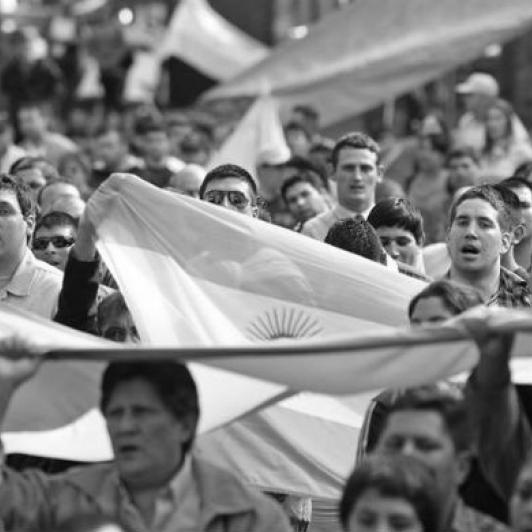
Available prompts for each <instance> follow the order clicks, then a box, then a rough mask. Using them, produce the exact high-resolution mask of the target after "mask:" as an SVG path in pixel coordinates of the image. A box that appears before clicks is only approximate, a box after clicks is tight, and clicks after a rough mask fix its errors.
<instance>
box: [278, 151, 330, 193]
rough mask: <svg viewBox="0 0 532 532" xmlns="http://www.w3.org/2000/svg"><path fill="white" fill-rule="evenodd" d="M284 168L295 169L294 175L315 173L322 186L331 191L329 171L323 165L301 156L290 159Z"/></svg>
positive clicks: (284, 164) (283, 165)
mask: <svg viewBox="0 0 532 532" xmlns="http://www.w3.org/2000/svg"><path fill="white" fill-rule="evenodd" d="M281 167H282V168H294V170H295V171H294V174H299V173H304V172H305V173H307V174H309V173H314V174H316V176H318V177H319V179H320V182H321V183H320V186H321V188H324V189H326V190H329V180H328V178H327V171H326V169H325V168H323V166H322V165H320V164H316V163H315V162H313V161H311V160H310V159H307V158H306V157H302V156H301V155H294V156H293V157H290V159H288V161H286V162H285V163H283V164H282V165H281Z"/></svg>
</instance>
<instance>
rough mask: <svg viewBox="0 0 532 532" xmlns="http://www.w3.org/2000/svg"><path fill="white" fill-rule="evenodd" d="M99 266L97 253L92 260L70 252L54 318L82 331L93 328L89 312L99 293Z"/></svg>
mask: <svg viewBox="0 0 532 532" xmlns="http://www.w3.org/2000/svg"><path fill="white" fill-rule="evenodd" d="M99 266H100V261H99V259H98V257H97V255H96V256H95V257H93V259H92V260H80V259H79V258H78V257H77V255H76V254H75V253H74V252H73V251H71V252H70V255H69V257H68V261H67V264H66V267H65V274H64V277H63V286H62V288H61V293H60V294H59V304H58V310H57V314H56V316H55V318H54V319H55V321H56V322H58V323H61V324H63V325H67V326H68V327H73V328H74V329H78V330H82V331H89V330H90V329H91V323H90V317H89V314H90V310H91V308H92V307H93V305H94V302H95V301H96V298H97V294H98V286H99V283H98V271H99Z"/></svg>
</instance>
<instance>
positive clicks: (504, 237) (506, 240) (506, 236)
mask: <svg viewBox="0 0 532 532" xmlns="http://www.w3.org/2000/svg"><path fill="white" fill-rule="evenodd" d="M501 242H502V247H501V255H504V254H505V253H507V252H508V250H509V249H510V248H511V247H512V244H513V232H508V231H504V232H503V233H502V234H501Z"/></svg>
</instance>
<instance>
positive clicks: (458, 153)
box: [447, 146, 480, 166]
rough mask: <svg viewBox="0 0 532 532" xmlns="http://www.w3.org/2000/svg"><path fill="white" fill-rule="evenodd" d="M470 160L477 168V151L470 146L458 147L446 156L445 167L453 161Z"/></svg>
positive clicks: (478, 161)
mask: <svg viewBox="0 0 532 532" xmlns="http://www.w3.org/2000/svg"><path fill="white" fill-rule="evenodd" d="M465 158H467V159H471V160H472V161H473V162H474V163H475V164H476V165H477V166H478V165H479V163H480V158H479V155H478V153H477V151H476V150H475V149H474V148H471V147H470V146H459V147H457V148H454V149H452V150H451V151H450V152H449V154H448V155H447V166H449V164H450V162H451V161H452V160H453V159H465Z"/></svg>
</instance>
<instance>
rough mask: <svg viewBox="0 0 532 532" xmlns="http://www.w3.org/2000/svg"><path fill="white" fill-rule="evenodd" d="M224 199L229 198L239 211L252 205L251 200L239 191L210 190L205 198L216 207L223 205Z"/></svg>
mask: <svg viewBox="0 0 532 532" xmlns="http://www.w3.org/2000/svg"><path fill="white" fill-rule="evenodd" d="M224 198H227V199H228V200H229V203H230V204H231V205H232V206H233V207H235V208H236V209H239V210H242V209H245V208H246V207H247V206H248V205H249V204H250V200H249V199H248V198H247V197H246V196H245V195H244V194H243V193H242V192H239V191H237V190H209V192H206V193H205V196H204V199H205V201H208V202H209V203H214V204H215V205H221V204H222V203H223V201H224Z"/></svg>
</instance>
